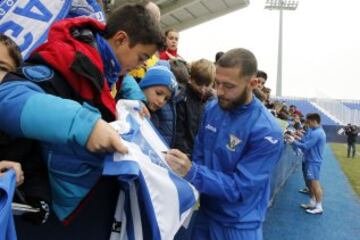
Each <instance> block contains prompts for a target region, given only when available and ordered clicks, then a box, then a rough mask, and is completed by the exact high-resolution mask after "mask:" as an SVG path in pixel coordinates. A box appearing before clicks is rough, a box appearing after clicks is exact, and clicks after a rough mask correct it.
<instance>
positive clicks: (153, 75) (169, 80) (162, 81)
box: [139, 66, 178, 94]
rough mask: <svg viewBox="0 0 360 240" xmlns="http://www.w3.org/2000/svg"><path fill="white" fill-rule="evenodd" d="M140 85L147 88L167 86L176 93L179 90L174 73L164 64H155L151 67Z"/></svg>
mask: <svg viewBox="0 0 360 240" xmlns="http://www.w3.org/2000/svg"><path fill="white" fill-rule="evenodd" d="M139 86H140V88H141V89H145V88H148V87H152V86H165V87H167V88H169V90H170V91H171V92H172V93H173V94H174V93H175V92H176V91H177V88H178V84H177V82H176V78H175V76H174V74H173V73H172V72H171V71H170V70H169V69H168V68H167V67H164V66H155V67H152V68H149V69H148V71H147V72H146V74H145V76H144V77H143V79H142V80H141V81H140V83H139Z"/></svg>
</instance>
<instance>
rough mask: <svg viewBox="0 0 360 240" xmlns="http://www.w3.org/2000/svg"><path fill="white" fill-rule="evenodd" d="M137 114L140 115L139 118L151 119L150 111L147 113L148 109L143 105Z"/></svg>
mask: <svg viewBox="0 0 360 240" xmlns="http://www.w3.org/2000/svg"><path fill="white" fill-rule="evenodd" d="M139 114H140V117H141V118H144V117H147V118H150V117H151V115H150V111H149V109H148V108H147V107H146V106H145V104H142V106H141V109H140V112H139Z"/></svg>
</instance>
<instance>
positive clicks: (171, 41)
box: [159, 29, 182, 60]
mask: <svg viewBox="0 0 360 240" xmlns="http://www.w3.org/2000/svg"><path fill="white" fill-rule="evenodd" d="M165 37H166V50H165V51H161V52H160V53H159V58H160V59H161V60H169V59H182V57H180V55H179V54H178V52H177V50H178V43H179V33H178V32H177V31H176V30H175V29H168V30H167V31H166V32H165Z"/></svg>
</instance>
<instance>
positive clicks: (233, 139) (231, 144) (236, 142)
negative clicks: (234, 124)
mask: <svg viewBox="0 0 360 240" xmlns="http://www.w3.org/2000/svg"><path fill="white" fill-rule="evenodd" d="M241 142H242V141H241V139H239V138H238V137H236V136H235V135H233V134H230V135H229V142H228V144H226V148H227V149H229V150H230V151H232V152H234V151H235V148H236V146H237V145H239V143H241Z"/></svg>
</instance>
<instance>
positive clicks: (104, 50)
mask: <svg viewBox="0 0 360 240" xmlns="http://www.w3.org/2000/svg"><path fill="white" fill-rule="evenodd" d="M96 42H97V45H98V50H99V52H100V55H101V59H102V61H103V64H104V72H105V77H106V79H107V82H108V85H109V88H111V86H112V85H113V84H114V83H115V82H116V81H117V80H118V79H119V75H120V72H121V66H120V63H119V62H118V60H117V59H116V56H115V54H114V52H113V50H112V48H111V46H110V45H109V43H108V42H107V41H106V40H105V39H104V38H102V37H101V36H100V34H97V35H96Z"/></svg>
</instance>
